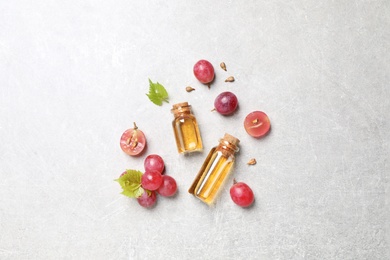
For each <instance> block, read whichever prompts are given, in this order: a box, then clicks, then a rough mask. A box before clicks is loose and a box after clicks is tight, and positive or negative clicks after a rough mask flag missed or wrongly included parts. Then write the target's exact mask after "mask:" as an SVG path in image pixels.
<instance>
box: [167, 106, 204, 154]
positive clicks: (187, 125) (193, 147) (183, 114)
mask: <svg viewBox="0 0 390 260" xmlns="http://www.w3.org/2000/svg"><path fill="white" fill-rule="evenodd" d="M171 112H172V113H173V115H174V117H175V118H174V120H173V121H172V127H173V132H174V135H175V139H176V145H177V150H178V152H179V153H188V152H195V151H201V150H202V149H203V144H202V138H201V137H200V132H199V127H198V122H197V121H196V118H195V116H194V115H193V114H192V113H191V106H190V105H189V104H188V102H183V103H178V104H175V105H173V107H172V110H171Z"/></svg>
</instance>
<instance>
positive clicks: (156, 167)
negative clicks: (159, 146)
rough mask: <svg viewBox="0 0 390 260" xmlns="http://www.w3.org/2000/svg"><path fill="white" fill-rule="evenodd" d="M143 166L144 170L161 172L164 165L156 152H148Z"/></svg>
mask: <svg viewBox="0 0 390 260" xmlns="http://www.w3.org/2000/svg"><path fill="white" fill-rule="evenodd" d="M144 167H145V171H158V172H159V173H161V174H162V173H163V171H164V167H165V166H164V160H163V159H162V158H161V156H159V155H157V154H150V155H148V156H147V157H146V158H145V161H144Z"/></svg>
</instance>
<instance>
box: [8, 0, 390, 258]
mask: <svg viewBox="0 0 390 260" xmlns="http://www.w3.org/2000/svg"><path fill="white" fill-rule="evenodd" d="M389 23H390V2H389V1H359V0H357V1H314V0H307V1H279V0H275V1H219V0H217V1H204V0H201V1H153V2H152V1H87V0H80V1H43V0H38V1H23V0H15V1H1V2H0V90H1V91H0V159H1V162H0V174H1V181H0V198H1V200H0V220H1V221H0V258H1V259H389V258H390V255H389V225H388V222H389V219H390V214H389V207H390V206H389V199H390V198H389V197H390V196H389V172H390V171H389V161H388V159H389V130H390V125H389V121H390V120H389V119H390V118H389V111H390V104H389V99H390V88H389V82H390V73H389V71H390V66H389V58H390V55H389V43H390V34H389V32H390V30H389V28H390V26H389ZM199 59H207V60H209V61H210V62H212V63H213V64H214V67H215V70H216V79H215V82H214V83H213V84H212V86H211V88H210V89H208V88H207V87H205V86H204V85H202V84H200V83H199V82H198V81H197V80H196V79H195V77H194V76H193V74H192V66H193V65H194V64H195V62H196V61H197V60H199ZM220 62H225V63H226V65H227V72H225V71H223V70H222V69H220V68H219V63H220ZM228 76H234V77H235V78H236V81H235V82H232V83H225V82H224V79H225V78H226V77H228ZM148 78H150V79H152V80H153V81H158V82H160V83H161V84H163V85H164V86H165V87H166V89H167V90H168V92H169V94H170V103H169V104H164V105H163V106H161V107H158V106H155V105H154V104H152V103H151V102H150V101H149V100H148V99H147V97H146V96H145V93H147V91H148ZM186 86H192V87H194V88H195V89H196V90H195V91H193V92H191V93H187V92H186V91H185V87H186ZM223 91H231V92H234V93H235V94H236V95H237V97H238V99H239V110H238V111H237V112H236V113H235V114H234V115H233V116H230V117H223V116H221V115H219V114H218V113H216V112H211V111H210V110H211V109H212V108H213V101H214V98H215V97H216V96H217V95H218V94H219V93H221V92H223ZM183 101H188V102H189V103H190V104H191V105H192V107H193V111H194V114H195V115H196V117H197V118H198V121H199V124H200V129H201V132H202V137H203V141H204V151H203V152H201V153H197V154H192V155H188V156H182V155H179V154H177V152H176V149H175V145H174V139H173V135H172V129H171V121H172V114H171V113H170V108H171V106H172V104H174V103H178V102H183ZM254 110H261V111H264V112H266V113H267V114H268V116H269V117H270V120H271V123H272V131H271V133H270V134H269V135H268V136H266V137H265V138H263V139H259V140H257V139H253V138H251V137H250V136H249V135H247V134H246V132H245V130H244V128H243V126H242V124H243V119H244V118H245V116H246V114H248V113H249V112H251V111H254ZM133 121H136V122H137V124H138V126H139V127H140V129H142V130H143V131H144V132H145V134H146V136H147V138H148V149H147V152H146V153H145V154H144V155H142V156H141V157H139V158H133V157H129V156H127V155H125V154H124V153H123V152H122V151H121V150H120V148H119V138H120V136H121V134H122V132H123V131H124V130H125V129H127V128H130V127H131V126H132V123H133ZM225 132H228V133H230V134H232V135H235V136H237V137H238V138H239V139H240V140H241V150H240V153H239V154H238V155H237V162H236V166H235V168H234V171H233V172H232V175H231V176H230V177H229V178H230V179H229V181H228V183H227V185H226V186H225V187H224V188H223V189H222V191H221V194H220V196H219V197H218V200H217V202H216V204H215V206H214V207H208V206H206V205H204V204H203V203H202V202H200V201H199V200H197V199H195V198H194V197H192V196H191V195H190V194H188V193H187V189H188V187H189V186H190V184H191V183H192V180H193V178H194V177H195V175H196V173H197V171H198V170H199V168H200V166H201V164H202V162H203V160H204V158H205V157H206V155H207V153H208V151H209V150H210V149H211V148H212V147H213V146H214V145H216V144H217V142H218V139H219V138H220V137H222V136H223V134H224V133H225ZM151 153H157V154H159V155H161V156H162V157H163V158H164V160H165V162H166V169H167V170H166V174H169V175H171V176H173V177H174V178H175V179H176V180H177V183H178V186H179V192H178V194H177V195H176V196H175V197H174V198H161V197H160V198H159V200H158V204H157V205H156V207H154V208H153V209H151V210H148V209H144V208H141V207H140V206H139V205H138V204H137V202H136V200H134V199H130V198H126V197H124V196H122V195H120V194H119V193H120V187H119V185H118V184H117V183H116V182H114V181H113V180H114V179H116V178H117V177H118V176H119V174H120V173H121V172H122V171H123V170H124V169H139V170H142V169H143V159H144V158H145V156H146V155H147V154H151ZM250 158H256V159H257V161H258V163H257V164H256V165H254V166H248V165H247V164H246V162H247V161H248V160H249V159H250ZM232 178H236V179H237V180H240V181H244V182H246V183H247V184H248V185H250V186H251V187H252V189H253V190H254V193H255V197H256V202H255V204H254V205H253V207H251V208H249V209H242V208H239V207H237V206H236V205H234V204H233V202H232V201H231V199H230V197H229V187H230V185H231V181H232Z"/></svg>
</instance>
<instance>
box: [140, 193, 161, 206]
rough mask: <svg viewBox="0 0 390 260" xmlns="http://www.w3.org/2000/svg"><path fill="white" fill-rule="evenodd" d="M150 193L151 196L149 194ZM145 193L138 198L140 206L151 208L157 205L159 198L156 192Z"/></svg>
mask: <svg viewBox="0 0 390 260" xmlns="http://www.w3.org/2000/svg"><path fill="white" fill-rule="evenodd" d="M149 193H150V194H149ZM149 193H148V192H147V191H145V192H144V193H142V195H141V196H140V197H138V198H137V201H138V204H139V205H141V206H142V207H145V208H151V207H153V206H154V204H156V201H157V196H156V192H155V191H149Z"/></svg>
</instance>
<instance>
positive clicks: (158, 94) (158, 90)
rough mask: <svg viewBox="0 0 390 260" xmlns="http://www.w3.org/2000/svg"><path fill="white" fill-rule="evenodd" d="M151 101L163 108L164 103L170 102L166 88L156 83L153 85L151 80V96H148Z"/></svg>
mask: <svg viewBox="0 0 390 260" xmlns="http://www.w3.org/2000/svg"><path fill="white" fill-rule="evenodd" d="M146 95H147V96H148V98H149V99H150V101H152V102H153V103H154V104H156V105H158V106H161V105H162V104H163V101H165V102H167V103H169V102H168V92H167V90H166V89H165V88H164V86H163V85H161V84H160V83H158V82H156V83H153V82H152V81H151V80H150V79H149V94H146Z"/></svg>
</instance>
